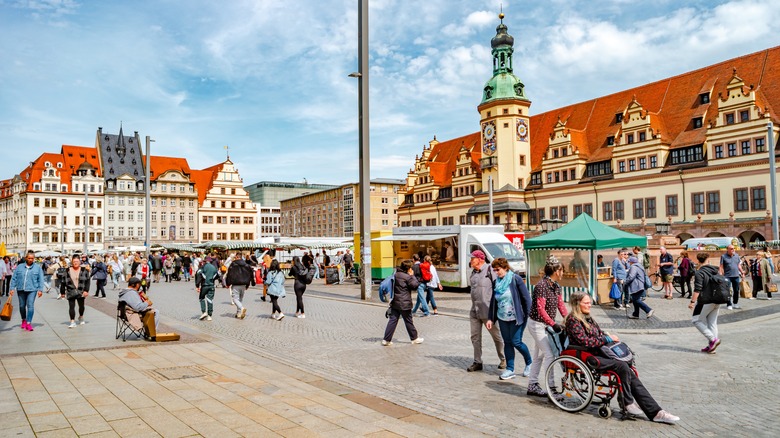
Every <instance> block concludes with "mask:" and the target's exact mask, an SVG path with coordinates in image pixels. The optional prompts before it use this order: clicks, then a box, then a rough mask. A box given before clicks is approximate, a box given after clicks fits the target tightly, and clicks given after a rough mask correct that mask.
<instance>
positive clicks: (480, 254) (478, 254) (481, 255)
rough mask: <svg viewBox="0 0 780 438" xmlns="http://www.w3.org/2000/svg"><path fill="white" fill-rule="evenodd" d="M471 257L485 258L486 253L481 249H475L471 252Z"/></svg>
mask: <svg viewBox="0 0 780 438" xmlns="http://www.w3.org/2000/svg"><path fill="white" fill-rule="evenodd" d="M471 258H478V259H480V260H485V253H484V252H482V251H481V250H479V249H477V250H474V252H472V253H471Z"/></svg>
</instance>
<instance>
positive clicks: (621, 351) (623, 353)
mask: <svg viewBox="0 0 780 438" xmlns="http://www.w3.org/2000/svg"><path fill="white" fill-rule="evenodd" d="M601 353H602V354H603V355H604V357H607V358H610V359H615V360H620V361H623V362H633V360H634V353H633V352H632V351H631V349H630V348H628V345H626V344H625V343H623V342H611V343H609V344H606V345H602V346H601Z"/></svg>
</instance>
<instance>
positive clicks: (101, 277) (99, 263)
mask: <svg viewBox="0 0 780 438" xmlns="http://www.w3.org/2000/svg"><path fill="white" fill-rule="evenodd" d="M90 277H95V295H94V297H95V298H98V297H100V298H105V297H106V280H107V279H108V268H107V267H106V264H105V263H103V257H100V256H97V258H95V266H93V267H92V272H91V273H90ZM101 294H102V295H103V296H102V297H101V296H100V295H101Z"/></svg>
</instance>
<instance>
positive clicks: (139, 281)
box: [127, 277, 141, 286]
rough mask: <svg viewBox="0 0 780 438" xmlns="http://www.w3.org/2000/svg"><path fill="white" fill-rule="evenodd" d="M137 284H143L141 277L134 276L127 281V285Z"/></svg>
mask: <svg viewBox="0 0 780 438" xmlns="http://www.w3.org/2000/svg"><path fill="white" fill-rule="evenodd" d="M136 284H141V279H140V278H138V277H132V278H130V280H128V281H127V285H128V286H133V285H136Z"/></svg>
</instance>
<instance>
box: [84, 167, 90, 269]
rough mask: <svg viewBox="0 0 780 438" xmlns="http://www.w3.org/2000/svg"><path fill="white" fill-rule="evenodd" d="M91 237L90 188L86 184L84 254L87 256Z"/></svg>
mask: <svg viewBox="0 0 780 438" xmlns="http://www.w3.org/2000/svg"><path fill="white" fill-rule="evenodd" d="M88 235H89V186H87V184H86V182H85V183H84V237H83V240H84V252H83V254H87V253H88V251H89V249H88V248H87V236H88Z"/></svg>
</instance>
